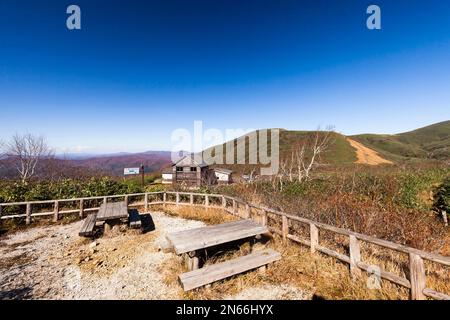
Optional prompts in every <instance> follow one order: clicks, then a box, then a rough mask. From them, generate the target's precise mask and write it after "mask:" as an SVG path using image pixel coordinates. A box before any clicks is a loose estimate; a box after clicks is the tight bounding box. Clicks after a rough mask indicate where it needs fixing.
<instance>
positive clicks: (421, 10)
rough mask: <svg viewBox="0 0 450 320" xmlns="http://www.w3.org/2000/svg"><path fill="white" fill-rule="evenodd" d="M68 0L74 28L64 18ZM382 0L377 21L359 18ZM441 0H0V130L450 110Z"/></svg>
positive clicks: (75, 135)
mask: <svg viewBox="0 0 450 320" xmlns="http://www.w3.org/2000/svg"><path fill="white" fill-rule="evenodd" d="M70 4H77V5H79V6H80V7H81V11H82V30H79V31H69V30H68V29H67V28H66V18H67V14H66V8H67V6H68V5H70ZM370 4H378V5H379V6H380V7H381V10H382V30H381V31H370V30H368V29H367V28H366V19H367V14H366V8H367V6H368V5H370ZM449 13H450V2H449V1H442V0H431V1H425V0H422V1H415V0H395V1H378V0H375V1H365V0H353V1H350V0H346V1H345V0H340V1H331V0H327V1H324V0H310V1H290V0H282V1H264V0H255V1H245V0H239V1H238V0H236V1H233V0H227V1H225V0H207V1H196V0H170V1H169V0H158V1H152V0H150V1H142V0H131V1H111V0H108V1H107V0H104V1H98V0H71V1H61V0H59V1H54V0H53V1H51V0H39V1H38V0H29V1H23V0H0V137H1V138H3V139H5V138H7V137H9V136H10V135H12V134H14V133H16V132H17V133H25V132H31V133H35V134H43V135H45V136H46V137H47V139H48V140H49V143H50V144H51V145H52V146H54V147H56V148H58V149H59V150H66V151H70V152H73V151H82V152H113V151H143V150H161V149H166V150H169V149H170V148H171V142H170V136H171V132H172V131H173V130H174V129H177V128H187V129H192V127H193V122H194V120H202V121H204V126H205V127H206V128H218V129H226V128H230V129H234V128H243V129H247V128H269V127H280V128H286V129H315V128H316V127H317V126H319V125H321V126H322V127H324V126H326V125H328V124H332V125H334V126H335V127H336V129H337V130H338V131H340V132H343V133H345V134H356V133H364V132H374V133H397V132H402V131H407V130H410V129H415V128H417V127H420V126H424V125H427V124H431V123H434V122H439V121H444V120H448V119H450V19H449V16H448V15H449Z"/></svg>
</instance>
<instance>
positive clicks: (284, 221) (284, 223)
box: [281, 215, 289, 242]
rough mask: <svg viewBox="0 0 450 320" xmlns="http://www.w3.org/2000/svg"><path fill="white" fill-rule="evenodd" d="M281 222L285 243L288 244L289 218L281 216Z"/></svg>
mask: <svg viewBox="0 0 450 320" xmlns="http://www.w3.org/2000/svg"><path fill="white" fill-rule="evenodd" d="M281 221H282V226H281V231H282V234H283V241H284V242H286V241H287V236H288V234H289V224H288V218H287V217H286V215H282V216H281Z"/></svg>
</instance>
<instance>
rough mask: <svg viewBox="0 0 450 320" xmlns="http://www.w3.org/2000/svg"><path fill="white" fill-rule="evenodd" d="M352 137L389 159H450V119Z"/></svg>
mask: <svg viewBox="0 0 450 320" xmlns="http://www.w3.org/2000/svg"><path fill="white" fill-rule="evenodd" d="M351 138H352V139H354V140H356V141H358V142H360V143H362V144H364V145H365V146H366V147H369V148H371V149H374V150H375V151H377V152H379V153H380V154H381V155H382V156H384V157H386V158H387V159H389V160H394V161H401V160H406V159H413V160H414V159H416V160H417V159H419V160H420V159H434V160H448V159H450V121H444V122H440V123H436V124H433V125H430V126H427V127H424V128H420V129H417V130H414V131H410V132H405V133H400V134H395V135H385V134H361V135H355V136H351Z"/></svg>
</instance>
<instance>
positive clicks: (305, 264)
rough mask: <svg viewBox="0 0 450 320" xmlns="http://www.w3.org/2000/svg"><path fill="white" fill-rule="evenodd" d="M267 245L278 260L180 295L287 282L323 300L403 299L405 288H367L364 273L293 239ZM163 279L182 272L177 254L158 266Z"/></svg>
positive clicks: (197, 296) (206, 295) (211, 295)
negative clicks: (278, 255)
mask: <svg viewBox="0 0 450 320" xmlns="http://www.w3.org/2000/svg"><path fill="white" fill-rule="evenodd" d="M268 247H271V248H273V249H274V250H277V251H279V252H280V253H281V254H282V260H281V261H278V262H276V263H274V264H272V265H271V266H269V268H268V269H267V270H266V272H264V273H261V272H259V271H257V270H256V271H250V272H246V273H244V274H240V275H238V276H234V277H232V278H229V279H226V280H223V281H219V282H216V283H213V284H212V285H211V286H209V287H203V288H199V289H196V290H192V291H190V292H185V293H184V294H183V298H185V299H192V300H205V299H207V300H209V299H223V298H224V297H227V296H233V295H236V294H238V293H240V292H241V291H242V290H244V289H247V288H251V287H260V286H264V285H278V286H281V285H282V284H284V285H289V286H293V287H297V288H299V289H301V290H302V291H303V292H306V295H307V296H310V297H312V299H326V300H374V299H376V300H380V299H389V300H400V299H403V300H406V299H408V297H409V292H408V290H406V289H405V288H401V287H399V286H397V285H395V284H392V283H390V282H388V281H382V283H381V289H373V290H371V289H368V287H367V276H364V275H363V276H361V278H359V279H356V280H355V281H353V280H352V279H351V278H350V276H349V272H348V266H347V265H345V264H342V263H340V262H338V261H336V260H335V259H333V258H331V257H327V256H324V255H322V254H311V253H310V252H309V250H308V249H306V248H304V247H301V246H298V245H296V244H293V243H289V244H286V245H285V244H283V243H282V241H281V240H280V239H278V238H277V239H275V240H274V241H271V243H270V244H269V245H268ZM241 255H242V252H241V251H240V250H236V251H234V252H229V253H226V254H224V255H222V256H220V257H214V258H213V259H212V260H210V261H209V263H216V262H221V261H224V260H229V259H232V258H236V257H238V256H241ZM161 271H162V272H163V274H164V278H165V281H166V283H168V284H169V283H174V282H176V281H178V275H179V274H181V273H183V272H186V271H187V270H186V269H185V268H184V267H183V264H182V263H181V260H180V258H178V257H176V258H175V257H174V258H173V259H172V260H170V261H169V262H168V263H167V264H166V265H165V266H164V268H162V270H161Z"/></svg>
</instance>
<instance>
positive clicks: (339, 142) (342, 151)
mask: <svg viewBox="0 0 450 320" xmlns="http://www.w3.org/2000/svg"><path fill="white" fill-rule="evenodd" d="M313 135H314V132H313V131H289V130H284V129H281V130H280V140H279V146H280V159H281V161H283V159H285V160H289V159H291V155H292V150H295V146H296V145H299V144H302V143H306V142H307V140H308V139H310V138H311V137H312V136H313ZM268 136H269V139H270V134H268ZM236 143H237V140H236V139H235V140H234V145H235V148H234V150H235V152H234V153H235V156H234V157H235V162H236V161H237V149H236ZM268 145H269V148H270V140H269V143H268ZM225 146H226V144H222V145H221V146H214V147H211V148H208V149H206V150H204V151H203V154H204V155H205V154H212V156H214V155H215V153H214V149H215V148H217V147H219V148H223V149H222V150H223V154H224V157H225V156H226V147H225ZM245 150H246V153H245V161H246V163H248V159H249V145H248V141H247V142H246V149H245ZM250 152H251V153H252V154H254V153H256V154H259V147H258V148H257V149H256V150H255V149H252V150H251V151H250ZM356 160H357V157H356V151H355V149H354V148H353V147H352V146H351V145H350V143H349V142H348V141H347V138H346V137H345V136H344V135H342V134H339V133H336V132H332V133H331V136H330V145H329V148H328V149H327V152H326V153H324V154H323V156H322V157H321V159H320V163H322V164H332V165H339V164H349V163H354V162H356ZM217 166H220V167H226V168H230V169H233V170H234V171H237V172H249V171H250V170H251V169H252V168H259V167H260V166H259V165H225V164H224V165H217Z"/></svg>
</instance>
